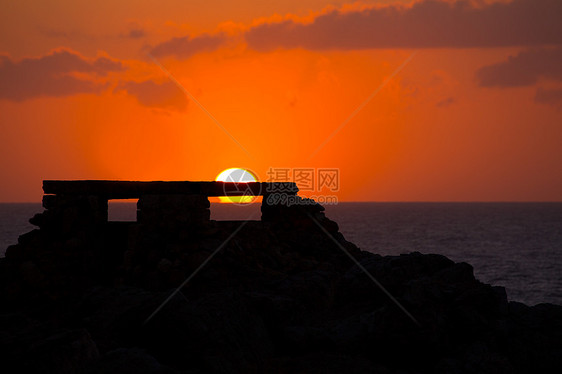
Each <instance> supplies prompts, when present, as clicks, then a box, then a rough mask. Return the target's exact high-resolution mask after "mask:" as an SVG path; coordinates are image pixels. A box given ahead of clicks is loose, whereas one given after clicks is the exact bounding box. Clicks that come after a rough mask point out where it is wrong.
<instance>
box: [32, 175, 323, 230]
mask: <svg viewBox="0 0 562 374" xmlns="http://www.w3.org/2000/svg"><path fill="white" fill-rule="evenodd" d="M43 191H44V192H45V194H46V195H45V196H44V197H43V207H44V208H45V209H46V211H45V212H44V213H41V214H39V215H37V216H35V217H34V218H33V219H32V223H33V224H36V225H38V226H43V225H49V224H51V225H54V226H58V229H60V230H62V231H63V232H70V231H73V230H74V231H75V229H76V228H77V227H83V228H86V227H95V226H96V225H99V224H103V223H105V222H107V209H108V203H107V202H108V200H111V199H138V203H137V209H138V211H137V220H138V222H139V223H143V224H152V225H157V226H165V225H174V226H176V225H177V224H192V225H198V224H201V223H204V222H206V221H209V220H210V211H209V207H210V203H209V200H208V197H210V196H264V200H263V201H264V203H263V208H262V212H263V216H262V218H263V219H264V220H266V221H278V220H282V219H283V218H284V215H285V214H286V215H287V216H288V217H289V216H294V215H295V211H296V210H297V208H296V205H301V208H299V209H301V210H302V209H305V210H306V211H307V212H308V211H310V212H311V213H317V212H319V211H321V210H323V208H322V207H321V206H320V205H319V204H316V203H313V204H308V205H307V204H303V202H305V201H304V200H303V199H302V198H300V197H298V196H296V194H297V192H298V188H297V186H296V184H295V183H260V182H250V183H229V182H188V181H177V182H176V181H173V182H134V181H101V180H84V181H82V180H80V181H56V180H46V181H43ZM272 193H275V194H277V195H283V196H290V197H291V203H292V205H293V207H292V208H291V207H290V206H288V205H286V204H284V203H283V201H278V200H277V201H276V202H275V203H274V204H273V203H271V204H270V201H272V200H273V199H268V197H269V196H270V195H271V194H272ZM303 206H305V207H306V208H303Z"/></svg>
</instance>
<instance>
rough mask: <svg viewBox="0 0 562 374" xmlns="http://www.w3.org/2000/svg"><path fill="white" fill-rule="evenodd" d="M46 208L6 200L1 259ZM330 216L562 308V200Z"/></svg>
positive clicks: (384, 249)
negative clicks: (442, 257) (469, 267)
mask: <svg viewBox="0 0 562 374" xmlns="http://www.w3.org/2000/svg"><path fill="white" fill-rule="evenodd" d="M259 208H260V204H246V205H234V204H219V203H213V204H212V205H211V219H216V220H244V219H249V218H250V219H259V217H260V213H259ZM41 211H42V208H41V204H34V203H25V204H23V203H22V204H19V203H17V204H16V203H14V204H12V203H5V204H0V257H3V256H4V252H5V249H6V248H7V247H8V246H9V245H11V244H15V243H16V242H17V239H18V236H19V235H21V234H23V233H26V232H28V231H30V230H32V229H33V228H34V226H32V225H31V224H29V222H28V220H29V218H31V217H32V216H33V215H34V214H35V213H39V212H41ZM326 215H327V216H328V217H329V218H330V219H332V220H334V221H336V222H337V223H338V225H339V227H340V231H341V233H342V234H343V235H344V236H345V238H346V239H347V240H349V241H351V242H353V243H355V244H356V245H357V246H358V247H359V248H361V249H363V250H365V251H370V252H373V253H378V254H381V255H399V254H402V253H410V252H414V251H417V252H421V253H437V254H442V255H445V256H447V257H449V258H450V259H452V260H454V261H456V262H467V263H469V264H471V265H472V266H473V268H474V274H475V276H476V277H477V278H478V279H479V280H480V281H482V282H485V283H489V284H492V285H496V286H503V287H505V288H506V291H507V295H508V299H509V300H514V301H519V302H523V303H525V304H528V305H536V304H540V303H554V304H559V305H562V203H365V202H361V203H339V204H336V205H327V206H326ZM135 218H136V205H135V204H134V203H124V202H116V203H111V204H110V208H109V219H110V220H114V221H128V220H130V221H134V220H135Z"/></svg>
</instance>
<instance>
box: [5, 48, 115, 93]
mask: <svg viewBox="0 0 562 374" xmlns="http://www.w3.org/2000/svg"><path fill="white" fill-rule="evenodd" d="M124 70H126V67H125V66H124V65H123V64H122V63H121V62H120V61H118V60H114V59H111V58H109V57H104V56H100V57H97V58H93V59H89V58H86V57H84V56H82V55H80V54H79V53H78V52H75V51H72V50H70V49H58V50H55V51H53V52H51V53H49V54H47V55H44V56H41V57H34V58H24V59H22V60H19V61H15V60H13V59H12V58H11V57H9V56H7V55H3V56H0V99H7V100H13V101H23V100H27V99H32V98H36V97H41V96H55V97H59V96H68V95H74V94H80V93H99V92H101V91H102V90H103V89H105V88H106V87H107V86H106V85H105V84H103V83H99V82H98V81H97V80H96V79H95V78H98V77H103V76H105V75H107V74H108V73H109V72H118V71H124ZM76 73H82V74H83V73H86V74H88V75H89V76H88V77H89V78H90V79H83V78H82V77H80V78H79V77H77V76H76ZM88 77H86V78H88Z"/></svg>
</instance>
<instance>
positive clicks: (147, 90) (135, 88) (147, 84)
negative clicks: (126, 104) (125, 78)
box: [117, 80, 188, 111]
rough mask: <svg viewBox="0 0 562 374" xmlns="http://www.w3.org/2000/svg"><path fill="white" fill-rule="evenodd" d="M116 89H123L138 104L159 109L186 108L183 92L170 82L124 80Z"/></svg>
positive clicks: (182, 109)
mask: <svg viewBox="0 0 562 374" xmlns="http://www.w3.org/2000/svg"><path fill="white" fill-rule="evenodd" d="M117 89H118V90H124V91H126V92H127V93H128V94H129V95H132V96H134V97H135V98H136V99H137V101H138V102H139V104H141V105H143V106H146V107H152V108H160V109H173V110H178V111H184V110H185V109H186V108H187V103H188V101H187V98H186V97H185V94H184V93H183V92H182V90H180V89H179V88H178V87H177V86H176V85H175V84H174V83H172V82H169V81H168V82H164V83H161V84H159V83H156V82H154V81H151V80H147V81H143V82H132V81H131V82H125V83H122V84H120V85H119V87H118V88H117Z"/></svg>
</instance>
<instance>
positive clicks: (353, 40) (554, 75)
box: [0, 0, 562, 202]
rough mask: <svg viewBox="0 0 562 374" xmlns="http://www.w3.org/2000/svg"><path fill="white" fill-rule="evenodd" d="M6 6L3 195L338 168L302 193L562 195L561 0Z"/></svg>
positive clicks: (0, 53)
mask: <svg viewBox="0 0 562 374" xmlns="http://www.w3.org/2000/svg"><path fill="white" fill-rule="evenodd" d="M47 3H48V4H47ZM3 8H4V10H3V12H2V13H1V14H0V134H1V136H0V178H1V181H2V183H1V184H0V201H5V202H10V201H14V202H15V201H39V200H40V198H41V194H42V191H41V180H42V179H127V180H211V179H214V178H215V176H216V175H217V174H218V173H219V172H220V171H222V170H224V169H226V168H229V167H245V168H249V169H251V170H253V171H254V172H255V173H257V175H258V176H259V177H260V179H261V180H266V179H267V171H268V169H269V168H337V169H339V172H340V189H339V191H337V192H331V191H313V192H310V193H303V195H311V194H312V195H314V194H318V195H319V194H326V193H329V194H335V195H337V196H338V198H339V199H340V201H561V200H562V167H561V166H560V165H561V164H562V25H560V23H559V22H558V21H557V20H558V18H559V15H560V14H562V2H560V1H558V0H532V1H531V0H513V1H512V2H509V1H484V0H480V1H459V2H456V3H455V2H451V1H449V2H441V1H429V0H424V1H418V2H416V3H414V4H411V3H410V2H409V1H364V2H360V3H346V2H345V1H332V2H326V1H321V0H310V1H292V0H291V1H289V0H276V1H267V2H266V1H261V0H252V1H250V0H245V1H238V2H232V1H221V0H214V1H210V0H205V1H204V0H196V1H189V2H186V1H180V0H177V1H171V0H169V1H161V2H158V3H156V2H149V1H120V2H117V5H116V4H114V2H112V1H101V2H96V3H95V4H94V3H91V4H90V3H80V2H75V1H67V0H56V1H50V2H42V1H13V2H10V3H9V4H5V5H3ZM414 52H415V55H414V56H413V58H412V55H413V53H414ZM149 55H151V56H153V57H154V58H155V60H156V61H158V63H160V64H161V65H162V66H163V67H165V68H166V69H167V70H168V71H169V72H171V74H172V75H173V76H174V77H175V79H176V80H177V82H179V83H180V84H181V85H182V86H183V87H184V88H185V90H187V91H188V92H189V93H190V94H191V95H193V96H194V97H195V98H196V99H197V100H198V101H199V102H200V103H201V104H202V105H203V106H204V107H205V108H206V109H207V110H208V111H209V113H211V114H212V116H214V117H215V118H216V119H217V121H218V122H219V124H220V126H221V127H222V128H221V127H219V126H218V125H217V124H216V123H215V122H213V120H212V119H211V118H210V117H209V116H208V115H207V114H206V113H205V112H204V111H203V110H201V109H200V108H199V107H198V106H197V105H196V103H194V102H193V100H192V99H191V98H189V97H186V95H185V94H184V92H182V90H181V89H180V88H178V87H177V86H176V85H175V84H174V82H173V81H172V80H170V78H168V77H167V75H166V74H165V72H164V71H162V70H161V69H160V67H159V66H158V65H157V64H156V63H155V62H153V61H152V60H151V59H150V57H149ZM408 58H411V61H409V62H408V63H407V64H406V65H404V66H403V68H402V69H399V67H400V66H401V65H402V64H403V63H404V61H406V60H407V59H408ZM397 69H399V71H398V72H397V73H396V71H397ZM395 73H396V74H395ZM394 74H395V75H394ZM383 82H386V84H383ZM377 90H378V91H377ZM375 91H376V94H375V95H374V96H373V97H372V100H371V101H370V102H368V103H367V104H366V105H365V106H364V107H363V108H362V109H361V110H360V111H358V112H357V114H356V115H355V116H354V117H353V118H351V119H350V120H349V121H348V122H347V123H346V120H347V119H348V118H349V117H350V115H351V114H352V113H353V112H354V110H355V109H356V108H358V107H359V106H360V105H361V104H362V103H364V102H365V100H366V99H367V98H368V97H369V96H370V95H371V94H372V93H373V92H375ZM342 123H346V124H345V126H343V127H341V131H338V132H337V133H336V134H335V135H333V137H331V136H332V134H333V133H334V131H336V129H338V128H339V127H340V125H341V124H342ZM225 129H226V131H224V130H225ZM227 133H228V134H230V135H228V134H227ZM231 136H232V137H234V138H235V139H236V141H237V142H238V143H239V144H237V142H235V141H233V139H232V138H231ZM328 138H329V139H330V140H329V141H328V142H327V143H326V144H325V146H322V147H321V148H320V149H319V150H318V152H317V153H314V152H315V151H316V150H317V149H318V147H319V146H321V145H322V144H323V143H324V142H325V140H326V139H328ZM239 145H242V147H244V148H245V149H246V150H247V153H246V152H245V151H244V150H243V149H242V148H241V147H240V146H239Z"/></svg>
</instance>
